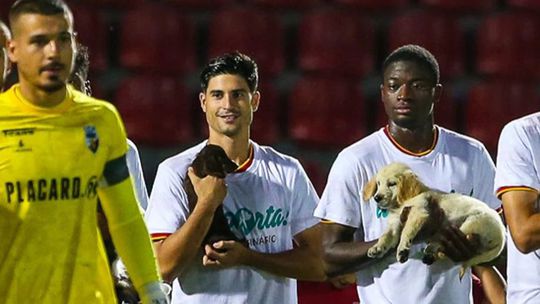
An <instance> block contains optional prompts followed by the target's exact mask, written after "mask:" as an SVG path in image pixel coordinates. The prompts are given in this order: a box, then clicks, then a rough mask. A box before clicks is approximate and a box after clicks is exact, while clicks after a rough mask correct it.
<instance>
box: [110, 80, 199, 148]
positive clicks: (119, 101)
mask: <svg viewBox="0 0 540 304" xmlns="http://www.w3.org/2000/svg"><path fill="white" fill-rule="evenodd" d="M115 104H116V106H117V107H118V110H119V112H120V114H121V116H122V118H123V120H124V123H125V125H126V130H127V133H128V136H129V138H131V139H133V140H134V141H136V142H137V143H142V144H149V145H156V146H167V145H174V144H179V143H189V142H190V141H191V140H193V138H194V136H193V127H192V121H191V119H192V117H193V115H192V112H193V105H196V104H197V101H196V99H195V98H194V97H192V96H190V94H189V93H188V91H187V90H186V89H185V88H184V86H183V85H182V84H181V83H180V82H179V81H177V80H176V79H175V78H172V77H164V76H151V75H136V76H131V77H128V78H126V79H124V80H122V82H121V83H120V85H119V87H118V90H117V92H116V96H115Z"/></svg>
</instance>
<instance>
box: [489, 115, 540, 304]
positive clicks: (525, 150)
mask: <svg viewBox="0 0 540 304" xmlns="http://www.w3.org/2000/svg"><path fill="white" fill-rule="evenodd" d="M538 151H540V112H539V113H535V114H531V115H528V116H525V117H523V118H520V119H517V120H514V121H512V122H510V123H508V124H507V125H506V126H505V127H504V129H503V130H502V132H501V136H500V138H499V149H498V155H497V174H496V177H495V191H496V193H497V196H500V195H501V194H502V193H504V192H506V191H511V190H524V189H529V190H531V189H532V190H534V191H540V159H539V158H538ZM536 208H537V210H538V211H539V212H540V209H539V206H538V203H537V205H536ZM507 275H508V289H507V299H508V301H507V302H508V303H540V250H536V251H534V252H531V253H528V254H523V253H521V252H520V251H519V250H518V249H517V248H516V245H515V244H514V241H513V240H512V235H511V234H510V233H508V264H507Z"/></svg>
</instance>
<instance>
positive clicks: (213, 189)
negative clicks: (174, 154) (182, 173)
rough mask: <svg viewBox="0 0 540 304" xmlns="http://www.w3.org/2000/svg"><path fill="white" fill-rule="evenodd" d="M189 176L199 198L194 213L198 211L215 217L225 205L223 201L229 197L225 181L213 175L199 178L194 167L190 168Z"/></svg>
mask: <svg viewBox="0 0 540 304" xmlns="http://www.w3.org/2000/svg"><path fill="white" fill-rule="evenodd" d="M188 175H189V178H190V179H191V183H192V184H193V189H194V190H195V193H196V194H197V197H198V200H197V204H196V207H195V209H194V212H195V211H196V210H198V211H203V212H209V213H210V214H212V216H213V214H214V211H215V210H216V208H217V207H218V206H219V205H221V204H222V203H223V199H224V198H225V196H226V195H227V186H226V185H225V180H224V179H223V178H219V177H215V176H212V175H208V176H206V177H204V178H199V177H198V176H197V175H196V174H195V172H194V171H193V168H192V167H189V169H188Z"/></svg>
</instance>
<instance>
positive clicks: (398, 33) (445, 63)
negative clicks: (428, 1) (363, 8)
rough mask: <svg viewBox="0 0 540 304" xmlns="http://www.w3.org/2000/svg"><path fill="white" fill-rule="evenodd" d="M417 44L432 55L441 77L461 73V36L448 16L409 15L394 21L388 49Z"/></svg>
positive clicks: (463, 46)
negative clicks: (436, 62) (437, 63)
mask: <svg viewBox="0 0 540 304" xmlns="http://www.w3.org/2000/svg"><path fill="white" fill-rule="evenodd" d="M404 44H418V45H421V46H423V47H425V48H427V49H428V50H429V51H430V52H432V53H433V55H435V57H436V58H437V61H438V62H439V65H440V70H441V74H442V75H443V76H451V77H453V76H459V75H460V74H462V73H463V72H464V69H465V68H464V66H465V59H464V56H465V43H464V33H463V32H462V31H461V29H460V28H459V24H458V21H457V19H455V18H453V17H451V16H449V15H448V14H443V13H435V12H429V11H411V12H407V13H404V14H401V15H398V16H397V17H395V18H394V19H393V20H392V21H391V23H390V25H389V28H388V47H389V49H390V50H394V49H396V48H397V47H399V46H402V45H404Z"/></svg>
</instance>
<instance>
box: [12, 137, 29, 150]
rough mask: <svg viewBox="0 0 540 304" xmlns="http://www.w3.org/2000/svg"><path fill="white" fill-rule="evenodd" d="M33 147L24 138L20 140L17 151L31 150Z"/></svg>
mask: <svg viewBox="0 0 540 304" xmlns="http://www.w3.org/2000/svg"><path fill="white" fill-rule="evenodd" d="M31 151H32V148H30V147H28V146H27V145H26V144H25V143H24V141H23V140H22V139H20V140H19V143H18V144H17V149H16V150H15V152H31Z"/></svg>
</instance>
